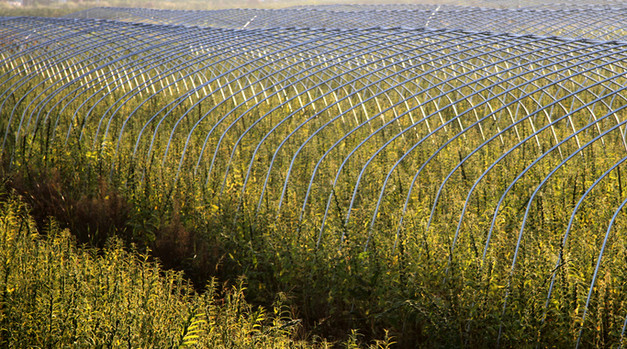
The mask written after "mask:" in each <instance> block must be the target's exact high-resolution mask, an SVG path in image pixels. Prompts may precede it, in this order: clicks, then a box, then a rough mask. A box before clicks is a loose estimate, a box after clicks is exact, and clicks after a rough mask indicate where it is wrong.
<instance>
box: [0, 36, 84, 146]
mask: <svg viewBox="0 0 627 349" xmlns="http://www.w3.org/2000/svg"><path fill="white" fill-rule="evenodd" d="M71 37H72V36H71V35H67V36H63V37H62V38H61V40H62V39H64V38H71ZM47 44H48V43H45V44H43V43H42V44H40V45H38V46H41V45H47ZM34 49H35V48H34ZM59 49H61V48H59ZM85 50H87V49H85ZM85 50H83V51H81V50H79V52H77V53H75V54H73V56H76V55H79V54H80V53H82V52H84V51H85ZM46 55H50V52H47V51H45V52H43V53H41V54H40V55H39V56H36V57H33V58H32V59H31V61H34V60H36V59H38V58H39V57H41V56H46ZM26 64H27V63H26V62H25V63H24V64H23V65H26ZM36 73H37V72H35V73H29V74H27V75H26V76H24V77H23V78H21V79H20V80H18V81H17V82H15V83H14V84H13V85H11V86H10V87H9V88H7V89H6V90H5V91H4V92H3V94H6V95H7V97H6V98H5V99H4V101H3V103H2V105H0V108H3V106H4V103H6V101H7V99H8V98H9V97H8V96H9V95H11V94H12V93H13V92H14V91H17V89H19V88H20V87H22V86H24V85H25V84H26V83H27V82H29V81H30V80H31V79H32V78H33V77H36V76H37V75H36ZM18 74H19V73H18ZM57 74H59V73H57ZM57 74H55V76H56V75H57ZM16 75H17V74H16ZM14 76H15V75H14ZM49 79H51V78H50V77H49V78H47V79H44V81H47V80H49ZM40 84H41V83H40ZM40 84H38V85H37V86H39V85H40ZM37 86H36V87H37ZM34 89H35V88H33V89H31V90H30V91H34ZM11 91H13V92H11ZM0 97H2V95H0ZM24 98H26V95H24V96H22V98H20V101H19V103H16V105H15V106H14V108H13V110H12V112H11V116H10V118H9V121H8V124H7V131H6V132H5V137H4V140H3V146H2V148H3V149H4V144H5V142H6V137H7V136H8V128H9V127H10V125H11V121H12V118H13V115H14V113H15V108H16V106H17V105H18V104H20V103H21V101H22V100H24Z"/></svg>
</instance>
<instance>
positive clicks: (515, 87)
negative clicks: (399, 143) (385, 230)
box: [369, 43, 564, 233]
mask: <svg viewBox="0 0 627 349" xmlns="http://www.w3.org/2000/svg"><path fill="white" fill-rule="evenodd" d="M562 45H564V43H558V44H556V46H562ZM538 50H542V49H538ZM532 52H533V51H532ZM526 53H527V54H528V53H529V52H526ZM560 54H563V53H560ZM503 61H505V59H503ZM492 64H495V65H496V64H498V61H497V62H494V63H492ZM542 68H544V67H539V68H536V69H534V70H532V71H531V72H533V71H535V70H539V69H542ZM479 69H482V68H481V67H480V68H476V69H475V70H479ZM502 73H503V71H501V72H498V73H493V75H497V74H498V75H500V74H502ZM515 78H518V76H512V77H510V78H508V79H505V80H501V81H499V83H504V82H507V81H509V80H512V79H515ZM537 79H538V78H536V80H537ZM531 82H533V80H532V81H526V82H525V83H524V84H526V85H528V84H529V83H531ZM495 84H496V83H495ZM464 86H465V85H461V86H460V88H462V87H464ZM491 87H492V86H489V87H485V88H484V89H481V90H478V91H475V93H474V94H479V93H480V92H483V91H485V90H490V89H491ZM518 87H520V86H519V85H515V86H514V87H510V88H508V89H506V90H505V91H503V92H502V93H500V94H498V95H495V98H496V97H499V96H502V95H505V94H508V93H511V92H512V91H514V90H516V89H517V88H518ZM487 102H488V100H484V102H482V103H479V104H478V105H476V106H475V107H477V106H480V105H482V104H484V103H485V104H487ZM516 102H517V100H514V101H513V102H510V103H509V104H507V105H504V106H502V107H501V108H499V109H498V110H496V111H493V112H492V113H490V114H489V115H488V116H486V117H484V118H482V119H481V120H477V122H475V123H474V124H472V125H471V126H469V127H467V128H462V130H463V131H462V132H460V133H458V134H457V135H456V136H455V137H454V138H452V139H450V140H449V142H447V143H446V144H444V145H443V146H442V147H441V148H440V149H438V151H436V152H435V153H434V154H432V155H431V157H430V158H429V159H428V160H427V161H425V163H423V165H422V166H421V167H420V169H419V170H418V172H417V174H416V176H415V177H414V179H413V180H412V184H411V185H410V189H409V190H408V194H407V197H408V199H407V200H406V205H407V203H408V200H409V197H410V196H411V191H412V188H413V187H414V183H415V180H416V179H417V176H418V175H419V174H420V172H421V170H422V169H423V168H424V167H425V166H426V165H427V164H428V163H429V161H430V160H431V159H433V158H434V157H435V155H437V153H438V152H439V151H440V150H441V149H443V148H444V147H445V146H447V145H448V144H449V143H450V142H452V141H453V140H454V139H455V138H457V137H458V136H460V135H461V134H463V133H464V131H465V130H468V129H471V128H473V127H474V126H475V125H479V124H480V121H482V120H485V119H487V118H488V117H490V116H492V115H496V113H497V112H498V111H500V110H503V109H505V108H507V107H508V106H509V105H512V104H514V103H516ZM446 107H448V106H445V107H443V108H441V109H440V110H443V109H444V108H446ZM467 112H468V111H466V112H464V113H463V114H460V115H458V117H459V116H461V115H464V114H466V113H467ZM432 115H433V114H432ZM522 121H524V120H520V121H518V122H513V121H512V126H515V125H516V124H517V123H520V122H522ZM450 122H452V120H450V121H449V123H450ZM438 129H439V128H438ZM435 132H437V130H434V131H433V132H431V133H430V134H429V135H427V136H425V138H423V139H422V140H421V141H420V142H418V143H416V144H414V146H412V147H411V148H410V149H409V150H408V151H407V152H406V153H405V154H404V155H403V156H402V157H401V158H400V159H399V160H398V161H397V163H395V164H394V166H393V167H392V169H391V170H390V171H389V172H388V175H387V176H386V180H384V184H383V186H382V190H381V194H380V195H379V200H378V203H377V206H376V208H375V213H374V214H373V221H372V222H371V225H370V228H369V229H370V233H371V232H372V228H373V226H374V218H376V214H377V212H378V207H379V205H380V203H381V199H382V197H383V192H384V191H385V187H386V185H387V182H388V179H389V177H390V176H391V173H392V172H393V171H394V169H395V168H396V167H397V166H398V165H399V164H400V162H401V161H403V160H404V159H405V157H406V156H408V155H409V153H411V152H412V151H413V150H414V149H416V148H417V146H418V145H420V144H421V143H422V141H424V140H426V139H427V138H428V137H429V136H430V135H431V134H434V133H435ZM499 134H501V132H499ZM436 202H437V199H436ZM405 210H406V206H405V208H404V209H403V212H405ZM402 216H403V215H401V217H402ZM430 217H431V216H430ZM401 225H402V218H401V222H400V223H399V229H400V226H401ZM397 233H398V232H397Z"/></svg>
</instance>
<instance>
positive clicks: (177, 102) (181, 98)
mask: <svg viewBox="0 0 627 349" xmlns="http://www.w3.org/2000/svg"><path fill="white" fill-rule="evenodd" d="M253 44H254V43H252V40H251V41H249V43H248V44H247V45H246V46H248V45H253ZM246 46H245V47H246ZM225 50H226V48H225ZM233 57H236V54H233V55H231V56H228V57H225V58H222V59H220V60H219V61H218V62H215V64H220V63H222V62H225V61H227V60H228V59H229V58H233ZM241 66H242V65H241V64H240V65H236V66H234V67H232V68H229V69H227V71H226V72H223V73H221V74H219V75H218V76H216V77H215V78H213V79H210V80H207V81H206V82H204V83H203V84H201V85H199V86H197V87H195V88H194V89H193V90H190V91H188V92H186V93H184V94H183V95H181V96H179V97H177V98H176V99H175V100H174V101H172V102H169V103H168V104H167V105H166V106H164V107H163V108H161V109H160V110H159V111H158V112H157V113H156V114H155V115H154V116H153V117H152V118H150V119H149V120H147V122H146V124H145V125H144V127H143V128H142V130H140V132H139V134H138V137H137V141H136V145H135V148H134V151H133V154H135V153H136V151H137V149H138V147H139V142H140V139H141V135H142V134H143V132H144V130H145V129H146V127H148V125H149V123H151V122H152V120H153V119H154V118H155V117H156V116H157V115H158V114H160V113H162V112H163V111H165V110H166V109H167V108H170V110H169V111H168V114H169V113H170V112H171V111H172V110H173V109H174V108H175V107H176V106H178V105H180V104H181V103H183V102H184V101H185V100H186V99H187V98H188V97H189V96H191V95H192V94H193V93H194V92H196V91H198V90H200V89H201V88H204V87H205V86H209V85H210V84H211V83H213V82H215V81H218V80H219V79H220V78H222V77H226V76H228V75H229V74H231V73H232V72H235V71H236V70H237V69H238V68H240V67H241ZM223 68H224V67H223ZM202 69H206V66H203V67H201V68H199V71H201V70H202ZM234 79H235V78H233V79H232V80H230V81H229V82H227V84H228V83H230V82H232V81H233V80H234ZM177 81H178V80H177ZM175 82H176V81H175ZM170 85H171V84H170ZM170 85H168V86H170ZM168 86H166V87H163V88H162V89H161V90H159V91H156V92H155V93H153V94H152V95H151V98H152V96H157V95H158V94H159V93H161V92H162V91H164V90H165V89H166V88H167V87H168ZM212 94H213V93H212ZM209 96H210V95H206V96H204V97H203V98H202V99H200V100H199V101H198V102H196V103H195V104H194V105H193V106H196V105H197V104H199V103H201V102H202V101H204V100H205V99H206V98H208V97H209ZM130 99H131V98H129V99H128V100H130ZM225 100H226V98H225ZM147 101H148V99H146V100H144V102H142V103H140V105H138V106H137V107H136V108H135V109H134V110H133V111H132V112H131V113H130V114H129V117H128V118H127V120H129V119H130V117H131V116H132V115H134V114H135V112H136V111H137V110H139V108H140V107H141V106H142V105H143V104H144V103H146V102H147ZM216 107H217V106H215V107H214V108H216ZM118 109H119V108H118ZM212 110H213V109H212ZM166 116H167V114H166ZM153 141H154V137H153ZM147 156H148V157H149V155H147Z"/></svg>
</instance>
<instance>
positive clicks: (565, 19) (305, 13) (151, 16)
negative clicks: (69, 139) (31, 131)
mask: <svg viewBox="0 0 627 349" xmlns="http://www.w3.org/2000/svg"><path fill="white" fill-rule="evenodd" d="M73 16H74V17H79V18H107V19H115V20H121V21H135V22H146V23H161V24H168V25H184V26H201V27H202V26H210V27H223V28H240V29H243V28H270V27H291V26H295V25H296V26H308V27H318V26H323V27H327V28H363V27H364V25H363V23H369V25H370V26H372V25H374V26H379V25H380V26H386V27H390V26H407V27H414V28H419V27H429V28H437V29H443V28H465V29H469V30H476V31H485V30H490V31H495V32H513V33H521V34H539V35H556V34H557V35H560V36H568V37H572V38H577V39H583V38H588V39H605V40H607V39H610V40H611V39H614V40H616V39H618V40H624V39H625V38H626V37H627V32H622V33H618V32H616V31H607V30H605V31H604V29H605V27H607V24H611V23H620V22H621V21H624V15H623V14H622V12H621V11H616V10H615V9H613V8H590V7H587V8H559V9H547V8H542V7H540V8H538V7H526V8H522V9H496V8H476V7H463V6H447V5H440V6H435V7H434V6H430V7H425V6H423V7H417V6H404V7H399V8H393V7H392V8H390V7H387V8H386V7H362V8H353V9H344V10H342V9H341V8H337V7H336V8H333V7H324V6H317V7H309V8H307V7H304V8H284V9H276V10H269V9H230V10H229V9H227V10H215V11H182V10H148V9H130V8H110V9H107V8H96V9H90V10H85V11H82V12H79V13H77V14H74V15H73ZM512 21H513V22H514V23H511V22H512ZM564 32H565V33H564ZM595 32H596V33H595Z"/></svg>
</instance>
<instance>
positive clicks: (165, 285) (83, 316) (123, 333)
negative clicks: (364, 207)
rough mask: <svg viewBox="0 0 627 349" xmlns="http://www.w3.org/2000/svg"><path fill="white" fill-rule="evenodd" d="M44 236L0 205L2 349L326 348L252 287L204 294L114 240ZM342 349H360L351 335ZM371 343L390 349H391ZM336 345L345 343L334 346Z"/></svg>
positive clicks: (20, 209) (9, 203) (22, 215)
mask: <svg viewBox="0 0 627 349" xmlns="http://www.w3.org/2000/svg"><path fill="white" fill-rule="evenodd" d="M43 232H44V234H41V233H40V230H39V228H37V226H36V224H35V222H34V220H33V219H32V218H31V216H30V210H29V209H28V207H27V206H26V205H25V204H23V203H22V202H21V199H20V198H19V197H17V196H16V195H3V196H2V199H1V201H0V328H1V330H0V345H1V346H3V347H21V348H25V347H66V346H79V347H82V346H89V347H120V346H128V347H142V348H149V347H150V348H152V347H154V348H165V347H168V348H171V347H190V346H195V347H207V348H240V347H242V348H243V347H246V348H250V347H255V348H288V347H289V348H293V347H298V348H307V347H329V346H331V345H332V343H328V342H325V341H323V340H320V339H316V338H309V341H307V342H305V341H296V340H294V338H295V337H296V336H297V334H298V333H299V332H300V331H302V327H301V325H300V321H299V319H296V318H294V317H293V314H292V312H291V310H290V308H289V307H288V306H287V305H285V304H283V303H281V297H285V296H284V295H281V296H280V297H279V298H278V299H277V302H276V303H275V304H273V305H272V306H271V307H270V308H263V307H253V306H251V305H250V304H249V303H247V302H246V301H245V300H244V292H245V290H246V288H245V279H240V280H238V281H237V283H236V284H235V285H233V286H224V287H223V285H219V284H217V283H216V282H215V281H214V280H213V279H211V280H209V281H208V283H207V284H206V285H205V286H204V287H203V288H202V292H197V291H195V290H194V288H193V287H192V285H191V283H190V282H189V280H187V278H185V277H184V275H183V273H182V272H177V271H172V270H168V269H163V268H162V267H161V266H160V264H159V263H158V262H155V261H153V258H152V257H151V256H150V255H147V254H139V253H138V252H128V251H127V249H126V248H125V247H124V246H123V244H122V243H121V241H120V240H118V239H117V238H111V239H109V240H108V241H107V244H106V246H105V247H104V248H102V249H94V248H86V247H79V246H77V245H76V242H75V238H74V236H73V235H72V234H70V232H69V231H68V230H67V229H66V230H62V229H60V228H59V227H58V225H57V223H55V222H54V221H49V222H48V224H47V225H46V226H45V228H44V231H43ZM351 338H353V339H351V340H349V341H348V342H346V343H345V346H347V347H350V346H351V345H360V344H363V343H362V342H360V341H359V336H358V335H357V334H356V332H354V333H353V334H352V337H351ZM391 343H392V341H391V340H389V339H388V341H386V342H383V341H382V342H378V343H374V344H373V345H372V347H373V348H374V347H377V348H384V347H386V346H387V345H389V344H391ZM337 344H338V345H339V343H337Z"/></svg>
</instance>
